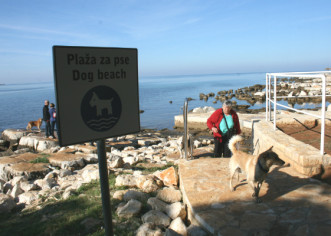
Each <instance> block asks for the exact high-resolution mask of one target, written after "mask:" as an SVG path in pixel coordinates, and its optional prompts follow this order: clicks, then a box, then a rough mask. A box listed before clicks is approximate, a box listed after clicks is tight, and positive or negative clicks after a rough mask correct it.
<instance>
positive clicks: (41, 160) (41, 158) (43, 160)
mask: <svg viewBox="0 0 331 236" xmlns="http://www.w3.org/2000/svg"><path fill="white" fill-rule="evenodd" d="M40 155H41V156H39V157H37V158H36V159H34V160H32V161H30V163H49V160H48V157H49V156H50V155H49V154H45V153H41V154H40Z"/></svg>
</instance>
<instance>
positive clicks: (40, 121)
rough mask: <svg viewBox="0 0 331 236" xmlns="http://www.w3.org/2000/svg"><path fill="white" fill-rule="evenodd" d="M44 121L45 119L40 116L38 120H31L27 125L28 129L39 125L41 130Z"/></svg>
mask: <svg viewBox="0 0 331 236" xmlns="http://www.w3.org/2000/svg"><path fill="white" fill-rule="evenodd" d="M42 123H43V119H42V118H39V119H38V120H37V121H29V123H28V126H27V127H26V130H30V131H31V128H32V127H34V126H35V127H37V128H38V130H39V131H40V127H41V124H42Z"/></svg>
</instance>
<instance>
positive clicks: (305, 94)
mask: <svg viewBox="0 0 331 236" xmlns="http://www.w3.org/2000/svg"><path fill="white" fill-rule="evenodd" d="M303 96H307V93H306V92H305V91H303V90H302V91H301V92H300V93H299V97H303Z"/></svg>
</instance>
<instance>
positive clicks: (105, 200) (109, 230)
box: [97, 139, 114, 236]
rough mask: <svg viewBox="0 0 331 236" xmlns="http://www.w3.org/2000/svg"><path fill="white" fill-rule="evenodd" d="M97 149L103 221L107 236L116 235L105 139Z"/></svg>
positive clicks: (99, 141)
mask: <svg viewBox="0 0 331 236" xmlns="http://www.w3.org/2000/svg"><path fill="white" fill-rule="evenodd" d="M97 148H98V160H99V175H100V188H101V198H102V211H103V219H104V223H105V235H107V236H108V235H114V233H113V224H112V217H111V205H110V194H109V181H108V169H107V159H106V148H105V140H104V139H100V140H98V141H97Z"/></svg>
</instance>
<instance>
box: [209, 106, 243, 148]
mask: <svg viewBox="0 0 331 236" xmlns="http://www.w3.org/2000/svg"><path fill="white" fill-rule="evenodd" d="M222 111H223V109H222V108H220V109H217V110H216V111H215V112H214V113H213V114H211V116H210V117H209V118H208V120H207V126H208V128H209V129H210V130H211V129H212V128H213V127H216V128H217V129H218V133H214V137H215V138H216V139H217V140H218V141H220V142H222V134H221V131H220V129H219V127H220V123H221V121H222V119H223V112H222ZM230 114H231V116H232V119H233V123H234V128H235V129H236V132H237V134H240V133H241V130H240V124H239V118H238V115H237V113H236V112H235V111H234V110H230Z"/></svg>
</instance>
